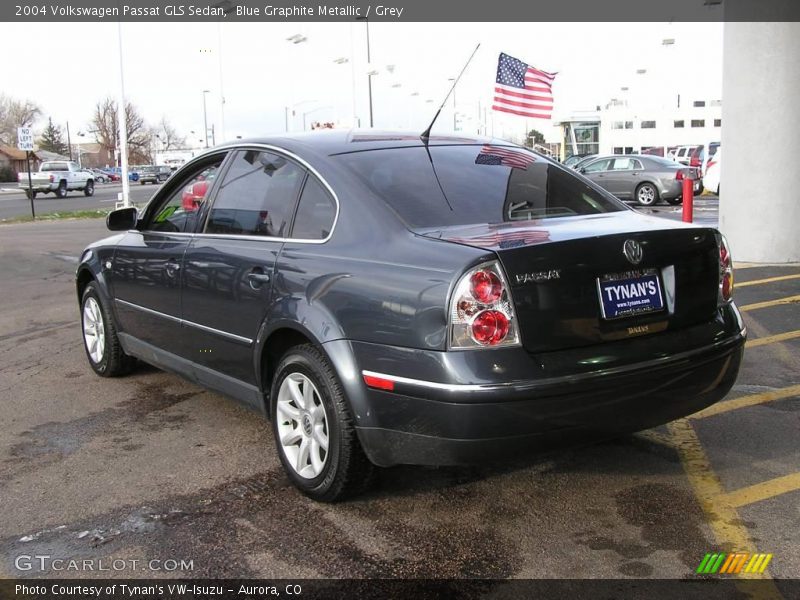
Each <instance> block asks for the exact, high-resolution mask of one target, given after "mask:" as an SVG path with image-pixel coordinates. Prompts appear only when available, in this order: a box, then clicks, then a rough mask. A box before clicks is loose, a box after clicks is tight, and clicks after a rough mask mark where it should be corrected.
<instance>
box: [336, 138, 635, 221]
mask: <svg viewBox="0 0 800 600" xmlns="http://www.w3.org/2000/svg"><path fill="white" fill-rule="evenodd" d="M429 151H430V157H429V154H428V151H427V150H426V149H425V147H424V146H416V147H407V148H391V149H386V150H370V151H365V152H353V153H349V154H341V155H338V156H337V157H336V159H338V160H340V161H342V162H343V163H344V164H345V165H346V166H347V167H348V168H349V169H350V170H351V171H352V172H353V173H354V174H355V175H356V176H357V177H358V178H359V179H361V180H362V181H363V182H364V183H366V184H367V186H368V187H369V188H371V189H372V190H373V191H374V192H375V193H376V194H377V195H378V196H380V197H381V198H383V199H384V200H385V201H386V202H387V203H389V205H390V206H391V207H392V208H393V209H394V210H395V211H396V212H397V213H398V214H399V215H400V217H401V218H402V219H403V220H405V221H406V223H408V225H409V226H411V227H413V228H428V227H443V226H450V225H470V224H475V223H501V222H504V221H527V220H530V219H542V218H548V217H566V216H574V215H592V214H598V213H606V212H615V211H619V210H624V206H623V205H622V204H621V203H620V202H619V201H616V200H615V199H614V198H612V197H610V196H607V195H605V194H603V193H601V192H598V191H597V190H595V189H594V188H592V187H590V186H589V185H588V184H587V183H585V182H584V181H582V180H581V179H580V178H578V177H577V176H575V175H574V174H572V173H570V172H568V171H567V170H565V169H563V168H561V167H558V166H555V165H553V164H552V163H550V162H549V161H547V160H546V159H544V158H542V157H541V156H538V155H536V154H534V153H532V152H529V151H527V150H525V149H523V148H518V147H513V146H487V145H485V146H479V145H472V146H431V147H430V148H429ZM437 177H438V182H437Z"/></svg>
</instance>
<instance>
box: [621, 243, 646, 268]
mask: <svg viewBox="0 0 800 600" xmlns="http://www.w3.org/2000/svg"><path fill="white" fill-rule="evenodd" d="M622 253H623V254H624V255H625V258H627V259H628V260H629V261H630V263H631V264H632V265H638V264H639V263H640V262H642V254H643V252H642V245H641V244H640V243H639V242H637V241H636V240H625V243H624V244H623V245H622Z"/></svg>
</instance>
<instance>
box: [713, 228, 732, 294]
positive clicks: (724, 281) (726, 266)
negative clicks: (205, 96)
mask: <svg viewBox="0 0 800 600" xmlns="http://www.w3.org/2000/svg"><path fill="white" fill-rule="evenodd" d="M717 244H718V246H719V295H718V304H719V305H720V306H721V305H723V304H727V303H729V302H730V301H731V299H732V298H733V259H732V258H731V251H730V249H729V247H728V241H727V240H726V239H725V236H724V235H722V234H721V233H720V234H718V235H717Z"/></svg>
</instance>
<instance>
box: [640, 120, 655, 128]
mask: <svg viewBox="0 0 800 600" xmlns="http://www.w3.org/2000/svg"><path fill="white" fill-rule="evenodd" d="M655 128H656V122H655V121H642V129H655Z"/></svg>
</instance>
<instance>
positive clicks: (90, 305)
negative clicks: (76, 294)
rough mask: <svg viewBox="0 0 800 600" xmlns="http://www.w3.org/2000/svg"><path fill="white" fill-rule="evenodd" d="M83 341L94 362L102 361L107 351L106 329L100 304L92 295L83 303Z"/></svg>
mask: <svg viewBox="0 0 800 600" xmlns="http://www.w3.org/2000/svg"><path fill="white" fill-rule="evenodd" d="M83 341H84V343H85V344H86V350H87V351H88V353H89V357H90V358H91V359H92V362H94V363H95V364H99V363H100V362H102V360H103V357H104V356H105V353H106V329H105V324H104V323H103V314H102V313H101V312H100V305H99V304H98V303H97V300H95V299H94V298H91V297H90V298H88V299H87V300H86V303H85V304H84V305H83Z"/></svg>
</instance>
